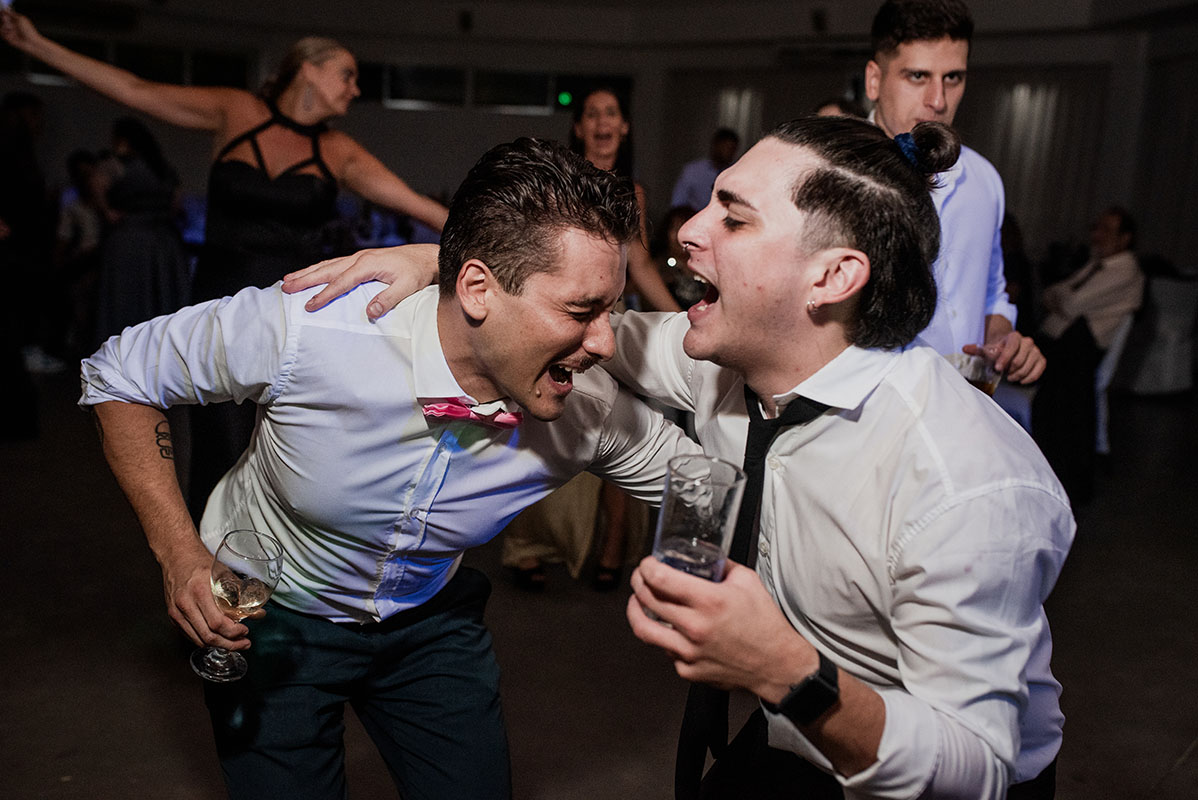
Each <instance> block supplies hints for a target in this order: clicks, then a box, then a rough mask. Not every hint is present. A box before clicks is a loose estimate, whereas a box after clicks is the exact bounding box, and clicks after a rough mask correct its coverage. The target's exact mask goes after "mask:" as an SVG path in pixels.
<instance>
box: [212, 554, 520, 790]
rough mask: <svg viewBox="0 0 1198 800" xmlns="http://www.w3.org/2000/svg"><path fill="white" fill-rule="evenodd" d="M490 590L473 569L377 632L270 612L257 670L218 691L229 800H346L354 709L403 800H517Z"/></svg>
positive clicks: (215, 715) (259, 634)
mask: <svg viewBox="0 0 1198 800" xmlns="http://www.w3.org/2000/svg"><path fill="white" fill-rule="evenodd" d="M490 591H491V586H490V583H489V582H488V581H487V578H486V577H485V576H484V575H483V574H482V573H480V572H478V571H476V570H472V569H469V568H462V569H460V570H459V572H458V574H457V575H456V576H455V577H454V578H453V580H452V581H450V583H449V584H448V585H447V586H446V587H445V588H444V589H442V590H441V592H439V593H438V594H437V595H436V596H435V597H434V598H432V599H431V600H429V601H428V602H427V603H425V604H424V605H423V606H420V607H418V608H415V609H412V610H410V611H405V612H400V614H398V615H396V616H394V617H391V618H389V619H387V620H385V621H383V622H381V623H377V624H374V625H365V626H359V625H356V624H341V623H333V622H329V621H327V620H324V619H320V618H315V617H309V616H305V615H302V614H296V613H294V612H291V611H287V610H285V609H283V608H280V607H278V606H274V605H271V606H270V608H269V612H268V613H267V615H266V617H265V618H264V619H261V620H255V621H251V622H250V623H249V627H250V638H251V639H252V641H253V643H254V646H253V647H252V648H251V649H250V650H248V651H247V652H246V658H247V660H248V662H249V674H248V675H247V676H246V677H245V678H243V679H242V680H240V681H237V682H234V683H228V684H207V685H206V686H205V699H206V701H207V704H208V709H209V713H210V714H211V716H212V726H213V730H214V732H215V735H216V743H217V752H218V755H219V756H220V762H221V770H222V772H223V773H224V777H225V782H226V784H227V786H228V789H229V796H230V797H231V798H244V799H245V800H268V799H269V798H286V800H303V799H304V798H311V799H312V800H331V799H332V798H344V797H345V796H346V782H345V749H344V743H343V740H342V737H343V733H344V724H343V713H344V708H345V703H346V702H349V703H350V704H351V705H352V706H353V708H354V711H355V712H356V713H357V715H358V717H359V718H360V719H361V721H362V725H363V727H364V728H365V729H366V732H367V733H368V734H369V735H370V738H371V739H372V740H373V741H374V743H375V745H376V746H377V747H378V749H379V752H380V753H381V754H382V756H383V759H384V760H385V761H386V763H387V767H388V769H390V771H391V775H392V777H393V779H394V780H395V784H396V786H397V787H398V788H399V791H400V794H401V795H402V796H403V797H404V800H455V798H461V799H462V800H466V799H467V798H469V800H491V799H492V798H494V799H495V800H507V798H510V797H511V768H510V763H509V760H508V744H507V734H506V732H505V729H504V724H503V715H502V712H501V709H500V703H499V667H498V665H497V663H496V661H495V656H494V653H493V652H492V650H491V636H490V634H489V633H488V632H487V629H486V627H485V626H484V625H483V609H484V606H485V605H486V601H487V597H488V596H489V594H490Z"/></svg>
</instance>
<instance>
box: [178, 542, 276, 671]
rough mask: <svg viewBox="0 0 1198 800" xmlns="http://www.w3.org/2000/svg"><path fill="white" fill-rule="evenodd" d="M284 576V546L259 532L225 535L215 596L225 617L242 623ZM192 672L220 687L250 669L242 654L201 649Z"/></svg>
mask: <svg viewBox="0 0 1198 800" xmlns="http://www.w3.org/2000/svg"><path fill="white" fill-rule="evenodd" d="M282 574H283V546H282V545H281V544H279V540H278V539H276V538H274V537H273V536H270V535H268V534H265V533H259V532H258V531H249V530H244V531H232V532H230V533H227V534H225V538H224V539H222V540H221V543H220V547H218V548H216V554H215V555H214V556H213V559H212V577H211V585H212V596H213V598H214V599H215V600H216V607H217V608H219V609H220V611H221V613H222V614H224V615H225V616H226V617H228V618H229V619H231V620H233V621H234V622H241V621H242V620H243V619H245V618H246V617H248V616H250V615H251V614H253V613H254V612H255V611H257V610H258V609H259V608H261V607H262V606H263V605H265V604H266V601H267V600H268V599H270V594H271V592H273V591H274V589H275V586H276V585H277V584H278V583H279V578H280V577H281V576H282ZM191 668H192V669H193V670H195V673H196V674H197V675H199V676H200V677H201V678H204V679H205V680H210V681H216V682H217V683H226V682H228V681H235V680H239V679H240V678H241V677H242V676H244V675H245V673H246V671H247V669H248V666H247V665H246V662H245V657H244V656H242V655H241V654H240V653H234V652H231V651H229V650H225V649H224V648H223V647H201V648H200V649H199V650H196V651H195V652H194V653H192V654H191Z"/></svg>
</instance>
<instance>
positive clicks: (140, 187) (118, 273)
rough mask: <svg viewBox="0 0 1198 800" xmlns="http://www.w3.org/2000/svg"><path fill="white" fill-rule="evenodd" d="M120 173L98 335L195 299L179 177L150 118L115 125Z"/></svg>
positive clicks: (112, 193)
mask: <svg viewBox="0 0 1198 800" xmlns="http://www.w3.org/2000/svg"><path fill="white" fill-rule="evenodd" d="M112 154H113V156H114V157H115V160H116V164H117V169H118V171H117V173H116V176H115V179H114V180H113V183H112V186H110V187H109V189H108V196H107V208H108V211H109V214H110V219H111V222H112V225H111V228H110V230H109V232H108V236H107V238H106V239H105V241H104V246H103V249H102V255H101V257H100V289H99V304H98V305H97V308H96V333H97V337H96V341H95V343H94V345H95V346H96V347H99V346H100V344H102V343H103V342H104V340H105V339H107V338H108V337H109V336H112V335H114V334H117V333H120V332H121V331H122V330H124V329H125V328H127V327H129V326H130V325H136V324H137V323H139V322H144V321H146V320H148V319H152V318H153V317H157V316H159V315H160V314H170V313H171V312H173V311H177V310H178V309H179V308H181V307H182V306H185V305H187V302H188V299H189V297H190V288H191V287H190V283H191V276H190V275H189V274H188V267H187V255H186V254H185V253H184V251H183V238H182V236H180V234H179V228H178V225H177V224H176V211H177V199H178V190H179V176H178V174H177V173H176V172H175V169H174V167H172V166H171V165H170V163H169V162H168V161H167V160H166V157H165V156H164V155H163V153H162V148H161V147H160V146H159V144H158V140H157V139H155V138H154V135H153V134H152V133H150V129H149V128H147V127H146V126H145V125H144V124H143V123H142V122H140V121H139V120H137V119H134V118H133V117H122V118H121V119H118V120H117V121H116V122H115V123H114V124H113V126H112Z"/></svg>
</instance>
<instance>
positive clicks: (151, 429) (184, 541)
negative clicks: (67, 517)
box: [93, 401, 211, 570]
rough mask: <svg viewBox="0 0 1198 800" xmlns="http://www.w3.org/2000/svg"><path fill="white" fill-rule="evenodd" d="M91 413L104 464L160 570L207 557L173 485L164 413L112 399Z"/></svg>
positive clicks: (179, 492) (176, 482)
mask: <svg viewBox="0 0 1198 800" xmlns="http://www.w3.org/2000/svg"><path fill="white" fill-rule="evenodd" d="M93 413H94V415H95V420H96V426H97V428H98V429H99V432H100V438H101V442H102V444H103V447H104V456H105V458H106V459H107V460H108V465H109V467H110V468H111V469H112V472H113V474H114V475H115V476H116V479H117V483H118V484H119V485H120V487H121V490H122V491H123V492H124V493H125V496H126V497H127V498H128V499H129V503H130V505H131V506H132V507H133V511H134V513H135V514H136V515H137V519H138V521H139V522H140V523H141V526H142V529H143V530H144V531H145V534H146V539H147V540H148V542H149V545H150V549H151V550H152V551H153V552H154V556H155V557H156V558H157V559H158V562H159V563H160V564H162V566H163V569H164V570H165V569H166V568H167V566H168V564H172V563H182V562H184V561H194V560H196V559H198V560H200V561H201V562H202V561H207V560H209V559H211V556H210V555H209V554H208V552H207V549H206V548H205V547H204V545H203V543H202V542H201V541H200V538H199V536H198V534H197V533H196V529H195V525H194V524H193V523H192V521H191V517H190V515H189V514H188V511H187V504H186V502H185V501H184V499H183V493H182V490H181V489H180V487H179V480H178V477H177V474H176V472H175V462H174V448H173V443H172V437H171V430H170V424H169V423H168V422H167V419H166V415H165V414H163V412H162V411H161V410H159V409H157V408H154V407H152V406H146V405H138V404H134V403H121V402H116V401H110V402H106V403H100V404H98V405H96V406H95V407H94V408H93Z"/></svg>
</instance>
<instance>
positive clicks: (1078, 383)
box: [1032, 319, 1103, 505]
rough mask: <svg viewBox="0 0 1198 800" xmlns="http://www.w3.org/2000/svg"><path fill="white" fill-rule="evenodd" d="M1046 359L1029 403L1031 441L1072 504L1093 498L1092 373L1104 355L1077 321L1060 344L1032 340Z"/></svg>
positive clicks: (1095, 425)
mask: <svg viewBox="0 0 1198 800" xmlns="http://www.w3.org/2000/svg"><path fill="white" fill-rule="evenodd" d="M1036 342H1037V344H1038V345H1039V346H1040V350H1041V351H1043V353H1044V356H1045V358H1046V359H1048V368H1047V369H1046V370H1045V371H1044V377H1043V378H1041V379H1040V386H1039V388H1038V389H1037V390H1036V396H1035V397H1034V398H1033V399H1032V436H1033V437H1034V438H1035V440H1036V444H1038V445H1039V446H1040V450H1041V452H1043V453H1044V457H1045V458H1046V459H1048V463H1049V465H1050V466H1051V467H1052V469H1053V472H1055V473H1056V474H1057V478H1059V479H1060V481H1061V485H1062V486H1064V487H1065V491H1066V492H1067V493H1068V494H1069V499H1070V500H1071V501H1072V502H1073V503H1074V504H1075V505H1077V504H1080V503H1086V502H1088V501H1089V500H1090V498H1091V497H1092V496H1093V494H1094V468H1095V460H1094V438H1095V434H1096V433H1097V430H1098V412H1097V406H1096V397H1095V394H1094V374H1095V372H1096V371H1097V369H1098V364H1099V362H1100V361H1102V352H1103V351H1102V350H1100V349H1099V348H1098V345H1097V344H1096V343H1095V342H1094V336H1093V335H1092V334H1091V333H1090V326H1089V325H1087V324H1086V321H1085V319H1078V320H1077V321H1076V322H1075V323H1073V325H1071V326H1070V327H1069V329H1068V330H1066V331H1065V332H1064V333H1063V334H1061V337H1060V338H1059V339H1049V338H1046V337H1038V338H1037V340H1036Z"/></svg>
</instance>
